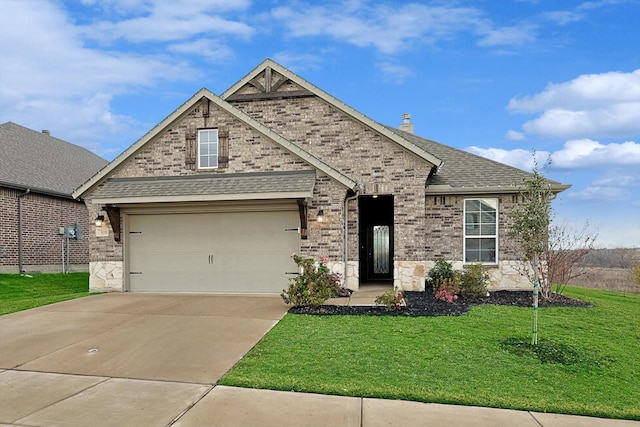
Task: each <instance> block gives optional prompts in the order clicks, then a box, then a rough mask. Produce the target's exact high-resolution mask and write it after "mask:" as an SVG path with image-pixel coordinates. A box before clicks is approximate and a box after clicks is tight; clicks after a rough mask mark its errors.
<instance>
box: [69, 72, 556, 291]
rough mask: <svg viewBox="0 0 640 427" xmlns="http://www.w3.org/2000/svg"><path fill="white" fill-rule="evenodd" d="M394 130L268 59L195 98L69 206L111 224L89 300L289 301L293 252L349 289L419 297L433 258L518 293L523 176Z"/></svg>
mask: <svg viewBox="0 0 640 427" xmlns="http://www.w3.org/2000/svg"><path fill="white" fill-rule="evenodd" d="M406 119H407V117H405V121H407V122H408V120H406ZM401 128H403V129H405V130H404V131H402V130H399V129H394V128H390V127H386V126H383V125H381V124H379V123H377V122H375V121H373V120H371V119H370V118H368V117H366V116H364V115H363V114H361V113H359V112H357V111H356V110H354V109H353V108H351V107H349V106H347V105H345V104H344V103H342V102H340V101H339V100H337V99H336V98H334V97H333V96H331V95H329V94H328V93H326V92H324V91H322V90H320V89H319V88H317V87H316V86H314V85H312V84H311V83H309V82H307V81H305V80H304V79H302V78H301V77H299V76H297V75H296V74H294V73H292V72H291V71H289V70H287V69H286V68H284V67H282V66H281V65H279V64H277V63H275V62H273V61H271V60H266V61H264V62H263V63H262V64H260V65H259V66H258V67H257V68H255V69H254V70H253V71H251V72H250V73H249V74H248V75H247V76H245V77H244V78H242V79H241V80H240V81H239V82H237V83H236V84H235V85H233V86H232V87H231V88H230V89H228V90H227V91H226V92H224V93H223V94H222V95H221V96H216V95H214V94H213V93H211V92H210V91H208V90H207V89H202V90H200V91H199V92H198V93H196V94H195V95H194V96H193V97H191V98H190V99H189V100H187V101H186V102H185V103H184V104H183V105H182V106H180V107H179V108H178V109H177V110H176V111H174V112H173V113H171V114H170V115H169V116H168V117H167V118H166V119H164V120H163V121H162V122H161V123H160V124H158V125H157V126H156V127H155V128H153V129H152V130H151V131H150V132H149V133H147V134H146V135H144V136H143V137H142V138H141V139H140V140H138V141H137V142H136V143H134V144H133V145H132V146H131V147H129V148H128V149H127V150H126V151H125V152H124V153H122V154H121V155H120V156H119V157H118V158H116V159H115V160H114V161H113V162H112V163H110V164H109V165H108V166H107V167H106V168H104V169H102V170H101V171H100V172H99V173H98V174H96V175H95V176H94V177H93V178H91V179H90V180H89V181H88V182H86V183H85V184H84V185H82V186H81V187H80V188H78V189H77V190H76V191H75V192H74V197H78V198H82V199H84V200H85V202H86V204H87V206H88V208H89V212H90V214H91V216H92V217H98V216H104V217H105V222H104V223H103V224H102V226H101V227H93V226H92V227H93V228H92V229H91V233H90V234H91V236H90V243H91V262H90V271H91V280H90V287H91V289H92V290H105V289H111V290H119V291H184V292H239V293H242V292H280V291H281V290H282V289H283V288H285V287H286V284H287V278H289V277H291V275H295V274H297V267H296V265H295V264H294V263H293V261H292V260H291V259H290V254H291V253H293V252H295V253H300V254H302V255H307V256H312V257H315V258H318V257H320V256H325V257H327V258H328V259H329V266H330V268H331V269H332V270H333V271H335V272H339V273H341V274H343V276H344V280H345V285H346V286H347V287H349V288H351V289H358V287H359V286H360V285H362V284H366V283H371V282H376V281H386V282H388V283H389V284H391V283H393V285H394V286H395V288H397V289H404V290H414V289H415V290H422V289H424V286H425V276H426V273H427V272H428V269H429V267H430V266H431V265H433V261H434V260H435V259H436V258H438V257H444V258H446V259H447V260H450V261H452V262H454V263H455V266H457V267H461V266H462V265H463V263H465V262H467V263H472V262H482V263H484V264H485V265H487V266H488V267H489V270H490V273H491V275H492V277H493V279H494V283H493V284H492V287H493V288H517V287H519V286H525V285H526V283H527V282H526V280H524V281H523V280H522V278H520V277H519V275H518V273H517V271H516V269H515V268H514V266H515V265H516V262H517V261H516V259H517V258H516V256H515V254H514V250H513V249H508V248H507V245H506V244H505V243H506V242H507V240H508V236H507V233H506V231H505V224H506V221H507V216H508V215H509V212H511V211H512V210H513V209H514V207H515V206H517V203H518V201H520V200H521V199H519V196H518V192H519V188H520V187H521V186H522V182H523V179H524V178H525V177H526V176H529V174H527V173H526V172H523V171H521V170H518V169H515V168H512V167H510V166H506V165H503V164H500V163H497V162H494V161H491V160H487V159H484V158H481V157H478V156H475V155H472V154H469V153H466V152H464V151H460V150H456V149H454V148H451V147H447V146H445V145H442V144H439V143H436V142H433V141H429V140H426V139H423V138H419V137H417V136H416V135H414V134H413V133H412V132H411V131H412V125H411V123H403V124H402V125H401ZM550 185H551V187H552V189H553V191H554V192H560V191H562V190H564V189H566V188H567V187H568V186H566V185H562V184H559V183H557V182H552V181H550Z"/></svg>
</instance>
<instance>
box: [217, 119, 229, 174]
mask: <svg viewBox="0 0 640 427" xmlns="http://www.w3.org/2000/svg"><path fill="white" fill-rule="evenodd" d="M227 167H229V128H228V127H227V126H220V127H219V128H218V168H220V169H224V168H227Z"/></svg>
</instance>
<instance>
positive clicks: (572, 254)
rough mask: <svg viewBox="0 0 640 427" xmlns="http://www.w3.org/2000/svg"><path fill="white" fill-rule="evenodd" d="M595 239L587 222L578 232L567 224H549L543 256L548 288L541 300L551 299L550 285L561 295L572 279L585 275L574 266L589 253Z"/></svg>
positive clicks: (552, 294)
mask: <svg viewBox="0 0 640 427" xmlns="http://www.w3.org/2000/svg"><path fill="white" fill-rule="evenodd" d="M596 237H597V236H596V235H592V234H591V227H590V226H589V223H588V222H587V223H586V224H585V225H584V226H583V227H582V229H579V230H578V229H575V228H572V227H570V226H569V225H567V223H562V224H553V223H552V224H551V227H550V229H549V245H548V247H547V250H546V252H545V254H544V258H545V262H546V265H547V271H546V273H547V275H548V277H546V278H545V280H544V282H546V283H547V284H548V285H550V286H548V287H547V289H545V291H546V293H545V292H543V298H547V299H552V298H553V296H554V293H552V292H551V286H552V285H555V292H556V293H557V294H561V293H562V292H563V290H564V287H565V286H566V285H568V284H569V282H570V281H571V280H572V279H575V278H576V277H579V276H581V275H583V274H585V272H584V270H579V269H577V268H576V266H577V265H578V264H579V263H580V261H582V260H583V259H584V258H585V257H586V256H587V255H588V254H589V253H590V252H591V250H592V249H593V245H594V243H595V240H596Z"/></svg>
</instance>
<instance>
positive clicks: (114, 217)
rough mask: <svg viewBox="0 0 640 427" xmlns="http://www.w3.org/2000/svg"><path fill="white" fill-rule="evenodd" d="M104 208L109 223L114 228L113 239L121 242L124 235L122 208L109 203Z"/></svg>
mask: <svg viewBox="0 0 640 427" xmlns="http://www.w3.org/2000/svg"><path fill="white" fill-rule="evenodd" d="M104 210H105V211H106V212H107V216H108V217H109V223H110V224H111V229H112V230H113V240H115V241H116V242H119V241H120V239H121V237H122V233H120V208H118V207H116V206H111V205H107V206H105V207H104Z"/></svg>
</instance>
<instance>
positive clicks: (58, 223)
mask: <svg viewBox="0 0 640 427" xmlns="http://www.w3.org/2000/svg"><path fill="white" fill-rule="evenodd" d="M21 194H24V191H18V190H13V189H9V188H5V187H0V268H1V269H2V271H6V272H16V273H17V272H18V264H19V261H18V257H19V255H18V203H19V202H18V200H19V196H20V195H21ZM76 222H79V223H80V224H81V229H82V235H81V239H80V240H78V241H76V240H73V239H72V240H70V241H69V263H70V264H72V265H73V266H74V267H73V269H74V270H79V269H80V270H86V268H87V267H86V264H87V263H88V261H89V240H88V235H87V231H88V230H89V216H88V212H87V208H86V207H85V205H84V204H83V203H81V202H77V201H75V200H70V199H63V198H58V197H52V196H47V195H42V194H36V193H29V194H27V195H26V196H23V197H22V224H23V232H22V247H23V251H22V260H23V268H24V270H25V271H27V272H35V271H62V250H63V248H62V244H63V243H65V247H64V250H65V252H66V239H63V236H60V235H59V234H58V227H68V226H73V225H74V224H75V223H76ZM65 259H66V256H65Z"/></svg>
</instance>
